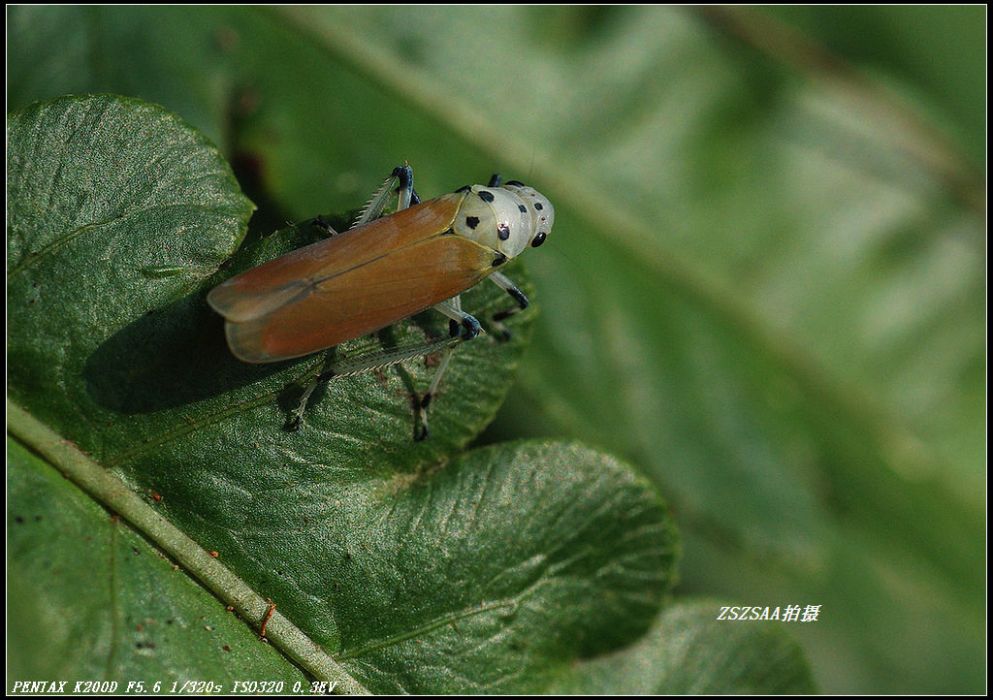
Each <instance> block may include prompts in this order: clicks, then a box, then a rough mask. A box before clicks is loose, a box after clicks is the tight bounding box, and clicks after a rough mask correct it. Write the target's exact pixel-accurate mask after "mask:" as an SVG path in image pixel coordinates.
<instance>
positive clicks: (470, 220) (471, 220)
mask: <svg viewBox="0 0 993 700" xmlns="http://www.w3.org/2000/svg"><path fill="white" fill-rule="evenodd" d="M465 225H466V226H468V227H469V228H471V229H472V230H474V231H475V230H476V227H477V226H479V217H478V216H467V217H465Z"/></svg>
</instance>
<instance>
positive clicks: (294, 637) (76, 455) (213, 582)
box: [7, 399, 369, 694]
mask: <svg viewBox="0 0 993 700" xmlns="http://www.w3.org/2000/svg"><path fill="white" fill-rule="evenodd" d="M7 431H8V433H9V434H10V435H11V436H12V437H13V438H14V439H15V440H17V441H19V442H20V443H21V444H23V445H24V447H25V449H27V450H29V451H30V452H32V453H34V454H36V455H37V456H38V457H39V458H40V459H42V460H43V461H44V462H46V463H47V464H49V465H51V466H52V468H54V469H56V470H58V471H59V472H60V473H61V474H63V475H64V476H65V477H66V478H68V479H69V480H70V481H72V482H73V483H74V484H75V485H76V486H77V487H79V488H80V489H82V490H83V491H84V492H86V493H87V494H88V495H89V496H90V497H91V498H93V499H94V500H95V501H97V502H98V503H100V504H102V505H103V506H105V507H106V508H108V509H110V510H112V511H113V512H114V513H116V514H118V515H119V516H120V517H122V518H124V519H125V520H127V521H128V523H129V524H130V525H131V526H132V527H134V529H135V530H136V531H137V532H139V533H141V534H142V535H143V536H144V537H145V538H146V539H148V540H149V541H150V542H152V543H153V544H154V545H155V546H156V547H159V548H160V549H161V550H162V551H163V552H165V553H166V554H167V555H168V556H169V557H171V558H172V559H174V560H175V561H176V562H177V563H178V564H180V566H182V567H183V568H184V569H185V570H186V571H187V572H188V573H189V574H190V575H191V576H193V577H194V578H195V579H196V580H197V581H198V582H199V583H200V584H201V585H202V586H203V587H204V588H205V589H207V590H208V591H209V592H211V593H212V594H213V595H215V596H217V597H218V598H220V599H221V600H222V601H223V602H224V603H226V604H227V605H230V606H232V607H234V609H235V610H236V611H237V612H238V613H239V615H240V617H241V618H242V619H243V620H246V621H247V620H262V619H264V617H265V616H266V613H267V611H268V610H269V603H268V602H267V601H266V599H265V598H263V597H262V596H261V595H259V594H258V593H257V592H256V591H255V590H253V589H252V588H251V587H250V586H249V585H248V584H247V583H245V582H244V581H243V580H241V579H240V578H239V577H238V576H236V575H235V574H234V572H232V571H230V570H229V569H227V568H226V567H225V566H224V565H222V564H221V563H220V562H219V561H217V560H216V559H215V558H213V557H212V556H211V555H210V553H209V552H207V551H205V550H204V549H202V548H201V547H200V546H199V545H198V544H197V543H196V542H194V541H193V540H192V539H190V538H189V537H188V536H187V535H185V534H184V533H183V532H182V531H180V530H179V529H178V528H177V527H176V526H174V525H173V524H172V523H171V522H169V521H168V520H166V519H165V518H164V517H162V516H161V515H160V514H159V513H158V512H156V511H155V510H154V509H153V508H152V507H151V506H150V505H148V504H147V503H145V501H144V500H142V499H141V497H140V496H138V494H136V493H134V492H133V491H132V490H131V489H130V488H129V487H128V486H127V485H126V484H125V483H124V482H123V481H121V480H120V479H118V477H116V476H114V475H113V474H112V473H111V472H110V471H109V470H107V469H106V468H104V467H103V466H101V465H99V464H97V463H96V462H94V461H93V460H91V459H90V458H89V457H87V456H86V455H85V454H84V453H83V452H82V451H81V450H79V448H77V447H76V446H75V445H74V444H72V443H71V442H70V441H68V440H65V439H64V438H62V437H61V436H59V435H58V434H57V433H55V432H53V431H52V430H51V429H50V428H48V427H47V426H45V425H44V424H42V423H41V422H40V421H38V420H37V419H35V418H34V417H33V416H31V415H30V414H29V413H28V412H27V411H25V410H24V409H23V408H21V407H20V406H18V405H17V404H15V403H14V402H13V401H10V400H9V399H8V401H7ZM266 638H267V639H269V641H270V642H271V643H272V644H273V646H275V647H276V648H277V649H278V650H279V651H280V652H281V653H282V654H283V655H284V656H285V657H286V658H287V660H288V661H289V662H290V663H293V664H294V665H296V666H298V667H300V668H302V669H303V670H304V671H306V672H307V673H309V674H311V675H312V676H314V677H315V678H317V679H319V680H326V681H330V682H334V683H335V690H336V691H337V692H343V693H349V694H368V693H369V691H368V689H366V688H365V687H364V686H363V685H362V684H361V683H359V682H358V681H357V680H356V679H355V678H353V677H352V676H351V675H350V674H349V673H348V672H347V671H345V669H344V668H342V667H341V666H340V665H339V664H338V663H337V661H336V660H335V659H333V658H332V657H331V656H330V655H329V654H328V653H327V652H325V651H324V650H323V649H322V648H321V647H320V645H319V644H318V643H317V642H316V641H315V640H313V639H312V638H310V637H309V636H308V635H307V634H306V633H304V632H303V631H302V630H300V629H299V628H298V627H296V626H295V625H294V624H293V623H292V622H290V621H289V620H288V619H287V618H286V617H285V616H283V615H281V614H279V613H276V614H274V615H273V616H272V617H271V619H269V621H268V626H267V631H266Z"/></svg>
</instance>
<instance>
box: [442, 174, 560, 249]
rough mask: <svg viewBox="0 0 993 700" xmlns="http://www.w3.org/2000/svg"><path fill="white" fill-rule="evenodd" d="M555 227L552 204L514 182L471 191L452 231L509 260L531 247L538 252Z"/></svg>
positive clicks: (476, 186) (536, 192)
mask: <svg viewBox="0 0 993 700" xmlns="http://www.w3.org/2000/svg"><path fill="white" fill-rule="evenodd" d="M554 223H555V208H554V207H553V206H552V203H551V202H549V201H548V199H547V198H546V197H545V196H544V195H542V194H541V193H539V192H538V191H537V190H535V189H534V188H532V187H527V186H525V185H524V184H522V183H520V182H517V181H516V180H512V181H510V182H508V183H507V184H505V185H503V186H502V187H485V186H483V185H473V186H472V187H470V188H469V189H468V191H467V192H466V198H465V200H463V202H462V206H461V207H460V208H459V213H458V214H457V215H456V217H455V222H454V224H453V228H454V229H455V233H457V234H458V235H460V236H465V237H466V238H468V239H470V240H473V241H476V242H477V243H479V244H480V245H484V246H486V247H488V248H492V249H493V250H496V251H497V252H499V253H502V254H503V255H505V256H507V258H508V259H509V258H515V257H517V256H518V255H520V253H521V251H523V250H524V249H525V248H527V247H528V246H529V245H530V246H534V247H535V248H537V247H538V246H540V245H541V244H542V243H544V242H545V238H546V237H547V236H548V234H549V233H550V232H551V230H552V224H554Z"/></svg>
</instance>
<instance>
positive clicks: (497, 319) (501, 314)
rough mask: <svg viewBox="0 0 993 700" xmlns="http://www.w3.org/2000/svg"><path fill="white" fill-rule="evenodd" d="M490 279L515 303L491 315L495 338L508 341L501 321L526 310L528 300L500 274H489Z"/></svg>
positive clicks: (506, 332)
mask: <svg viewBox="0 0 993 700" xmlns="http://www.w3.org/2000/svg"><path fill="white" fill-rule="evenodd" d="M490 279H491V280H493V283H494V284H496V285H497V286H498V287H500V289H502V290H504V291H505V292H507V294H509V295H510V296H511V297H513V299H514V301H516V302H517V306H515V307H513V308H511V309H507V310H505V311H498V312H497V313H495V314H493V327H494V328H495V329H496V331H497V337H498V338H499V339H500V340H503V341H507V340H510V331H509V330H508V329H507V327H506V326H505V325H504V324H503V323H502V321H504V320H505V319H508V318H510V317H511V316H513V315H514V314H516V313H519V312H521V311H523V310H524V309H526V308H528V303H529V302H528V298H527V296H525V294H524V292H522V291H521V290H520V289H518V287H517V285H516V284H514V282H513V281H512V280H511V279H510V278H509V277H507V275H505V274H503V273H502V272H494V273H492V274H490Z"/></svg>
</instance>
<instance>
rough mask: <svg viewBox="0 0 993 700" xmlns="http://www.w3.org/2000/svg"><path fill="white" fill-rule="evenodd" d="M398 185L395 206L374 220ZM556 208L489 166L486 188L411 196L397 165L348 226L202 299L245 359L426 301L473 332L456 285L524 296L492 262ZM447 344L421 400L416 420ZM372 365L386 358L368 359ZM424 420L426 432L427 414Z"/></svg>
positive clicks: (539, 238) (300, 350) (367, 327)
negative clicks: (422, 198)
mask: <svg viewBox="0 0 993 700" xmlns="http://www.w3.org/2000/svg"><path fill="white" fill-rule="evenodd" d="M394 190H395V191H397V192H398V211H397V212H396V213H394V214H391V215H389V216H385V217H381V218H380V215H381V214H382V211H383V208H384V207H385V204H386V201H387V199H388V198H389V196H390V194H391V193H392V192H393V191H394ZM411 205H412V206H411ZM554 218H555V213H554V208H553V207H552V205H551V203H550V202H549V201H548V200H547V199H546V198H545V197H544V196H542V195H541V194H540V193H538V192H537V191H536V190H534V189H533V188H530V187H527V186H525V185H523V184H522V183H520V182H516V181H512V182H508V183H506V184H504V185H502V186H501V185H500V181H499V178H498V177H497V176H494V178H493V179H492V180H491V181H490V183H489V185H487V186H483V185H473V186H471V187H470V186H466V187H463V188H461V189H460V190H458V191H456V192H454V193H452V194H447V195H443V196H441V197H438V198H436V199H432V200H430V201H427V202H423V203H418V198H417V195H416V192H415V191H414V189H413V174H412V172H411V170H410V168H409V167H407V166H403V167H399V168H397V169H395V170H394V171H393V174H392V175H391V176H390V177H389V178H387V180H386V182H385V183H384V184H383V186H382V187H381V188H380V189H379V190H378V191H377V192H376V194H374V196H373V198H372V200H371V201H370V203H369V205H367V207H366V209H365V211H364V212H363V213H362V215H361V216H360V217H359V220H358V221H357V222H356V224H355V225H353V227H352V228H351V229H350V230H348V231H346V232H344V233H341V234H337V233H335V232H334V231H331V230H330V229H329V232H330V233H331V234H333V235H332V236H331V237H330V238H327V239H325V240H323V241H320V242H318V243H315V244H313V245H310V246H306V247H304V248H300V249H299V250H296V251H293V252H292V253H289V254H287V255H284V256H282V257H280V258H277V259H275V260H272V261H270V262H268V263H265V264H263V265H261V266H259V267H256V268H254V269H252V270H249V271H247V272H244V273H242V274H240V275H237V276H236V277H233V278H232V279H230V280H227V281H226V282H224V283H222V284H220V285H219V286H217V287H215V288H214V289H213V290H212V291H211V292H210V294H209V295H208V296H207V301H208V303H209V304H210V305H211V307H213V308H214V310H215V311H217V312H218V313H220V314H221V315H222V316H224V318H225V334H226V336H227V340H228V345H229V347H230V348H231V351H232V353H234V355H235V356H236V357H238V359H240V360H243V361H245V362H251V363H265V362H277V361H280V360H287V359H291V358H295V357H301V356H304V355H309V354H311V353H314V352H317V351H319V350H324V349H326V348H329V347H333V346H335V345H338V344H340V343H343V342H345V341H347V340H351V339H353V338H357V337H359V336H362V335H365V334H368V333H372V332H375V331H377V330H379V329H381V328H384V327H386V326H389V325H391V324H393V323H395V322H397V321H399V320H401V319H404V318H407V317H408V316H412V315H414V314H416V313H419V312H421V311H423V310H425V309H428V308H431V307H434V308H436V309H437V310H439V311H440V312H442V313H444V314H445V315H446V316H449V317H450V318H451V319H452V320H453V321H454V322H455V323H453V324H452V328H453V333H452V334H453V336H457V337H459V338H460V339H462V340H469V339H471V338H473V337H475V335H476V334H477V333H478V332H479V330H480V325H479V322H478V321H476V319H475V318H473V317H472V316H471V315H469V314H467V313H465V312H464V311H462V310H461V305H460V303H459V296H458V295H459V294H460V293H462V292H464V291H465V290H467V289H469V288H470V287H473V286H474V285H476V284H477V283H478V282H480V281H481V280H483V279H484V278H486V277H489V278H490V279H492V280H493V281H494V282H495V283H496V284H498V285H499V286H500V287H501V288H503V289H504V290H506V291H507V292H508V293H509V294H510V295H511V296H512V297H513V298H514V299H515V301H517V303H518V308H524V307H526V306H527V298H526V297H525V296H524V294H523V293H521V292H520V290H518V289H517V288H516V287H515V286H514V284H513V282H511V281H510V280H509V279H508V278H507V277H506V276H504V275H502V274H500V273H499V272H498V271H497V270H498V268H499V267H500V266H502V265H503V264H504V263H506V262H507V261H508V260H511V259H513V258H514V257H516V256H517V255H519V254H520V253H521V252H522V251H523V250H524V249H525V248H527V247H528V246H534V247H537V246H539V245H541V244H542V243H543V242H544V241H545V238H546V237H547V236H548V234H549V232H550V231H551V228H552V225H553V223H554ZM514 310H515V311H516V310H517V309H514ZM510 313H512V312H503V314H498V316H500V317H501V318H503V317H506V316H507V315H509V314H510ZM496 320H497V322H499V320H500V318H497V319H496ZM456 324H457V325H456ZM451 347H452V346H449V348H448V349H447V350H446V354H445V356H444V358H443V361H442V363H441V365H440V366H439V370H438V373H437V374H436V376H435V378H434V380H433V381H432V384H431V388H430V389H429V391H428V393H427V394H426V395H425V396H424V397H423V398H421V399H420V400H419V405H420V406H421V408H422V418H423V419H426V409H427V404H428V403H429V402H430V399H431V395H432V393H433V392H434V391H435V390H436V389H437V386H438V383H439V381H440V377H441V374H442V373H443V372H444V369H445V367H447V364H448V360H449V359H450V354H451V352H450V351H451ZM373 361H374V362H375V360H373ZM376 366H383V363H380V364H379V365H376V364H370V365H369V368H370V369H371V368H373V367H376ZM326 374H327V373H326ZM330 374H331V375H332V376H333V375H334V374H335V373H334V372H333V369H332V371H331V372H330ZM324 378H327V377H324ZM306 396H309V392H307V394H306ZM306 396H305V399H304V406H305V404H306ZM302 410H303V407H301V408H300V409H298V412H299V415H298V416H297V424H299V418H300V416H302ZM422 425H423V427H424V429H423V431H422V432H424V433H425V434H426V423H425V422H424V420H422Z"/></svg>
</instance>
